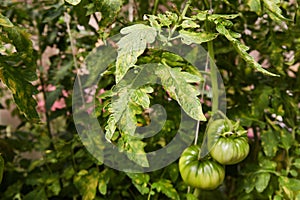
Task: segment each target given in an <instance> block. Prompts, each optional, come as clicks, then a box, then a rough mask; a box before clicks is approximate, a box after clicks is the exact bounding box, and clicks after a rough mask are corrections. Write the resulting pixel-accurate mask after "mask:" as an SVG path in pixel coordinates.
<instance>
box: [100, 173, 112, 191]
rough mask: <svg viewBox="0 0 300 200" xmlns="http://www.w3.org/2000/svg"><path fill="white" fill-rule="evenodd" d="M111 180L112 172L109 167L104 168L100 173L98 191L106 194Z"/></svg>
mask: <svg viewBox="0 0 300 200" xmlns="http://www.w3.org/2000/svg"><path fill="white" fill-rule="evenodd" d="M109 180H110V174H109V170H108V169H104V170H103V171H102V172H101V173H100V174H99V182H98V191H99V192H100V193H101V194H102V195H106V193H107V184H108V182H109Z"/></svg>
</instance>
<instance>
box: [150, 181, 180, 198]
mask: <svg viewBox="0 0 300 200" xmlns="http://www.w3.org/2000/svg"><path fill="white" fill-rule="evenodd" d="M152 188H153V189H156V190H157V192H162V193H163V194H165V195H166V196H167V197H169V198H170V199H176V200H179V199H180V197H179V195H178V193H177V191H176V190H175V188H174V187H173V185H172V183H171V181H170V180H167V179H160V180H159V181H157V182H155V183H153V184H152Z"/></svg>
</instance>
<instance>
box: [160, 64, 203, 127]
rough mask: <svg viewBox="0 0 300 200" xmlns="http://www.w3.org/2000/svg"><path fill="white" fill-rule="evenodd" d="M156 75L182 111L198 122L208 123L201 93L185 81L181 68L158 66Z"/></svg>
mask: <svg viewBox="0 0 300 200" xmlns="http://www.w3.org/2000/svg"><path fill="white" fill-rule="evenodd" d="M155 73H156V75H157V76H158V77H159V78H160V79H161V81H162V85H163V86H164V88H165V89H166V90H167V91H168V92H169V93H170V95H171V97H172V98H173V99H175V100H176V101H177V102H178V103H179V105H180V106H181V107H182V109H183V110H184V111H185V112H186V113H187V114H188V115H189V116H190V117H192V118H194V119H196V120H201V121H206V118H205V116H204V114H203V112H202V107H201V103H200V101H199V99H198V97H197V96H198V95H199V92H198V91H197V90H196V89H195V88H194V87H193V86H192V85H190V84H189V83H187V81H186V80H185V79H184V76H183V75H182V72H181V71H180V69H179V68H170V67H168V66H165V65H158V66H157V70H156V72H155Z"/></svg>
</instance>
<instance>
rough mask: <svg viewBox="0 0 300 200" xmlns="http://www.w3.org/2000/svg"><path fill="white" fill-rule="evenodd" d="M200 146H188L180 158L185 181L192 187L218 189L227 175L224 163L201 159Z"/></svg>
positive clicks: (181, 172) (180, 168) (181, 171)
mask: <svg viewBox="0 0 300 200" xmlns="http://www.w3.org/2000/svg"><path fill="white" fill-rule="evenodd" d="M199 154H200V147H199V146H196V145H194V146H190V147H188V148H186V149H185V150H184V151H183V153H182V155H181V157H180V159H179V171H180V174H181V177H182V179H183V181H184V182H185V183H186V184H187V185H189V186H192V187H195V188H201V189H206V190H213V189H216V188H217V187H218V186H219V185H220V184H222V182H223V181H224V177H225V170H224V167H223V166H222V165H220V164H219V163H217V162H215V161H214V160H211V159H208V158H203V159H199Z"/></svg>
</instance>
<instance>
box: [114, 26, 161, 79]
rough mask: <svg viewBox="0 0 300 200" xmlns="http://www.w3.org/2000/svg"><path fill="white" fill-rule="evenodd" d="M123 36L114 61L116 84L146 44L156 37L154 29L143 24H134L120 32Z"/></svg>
mask: <svg viewBox="0 0 300 200" xmlns="http://www.w3.org/2000/svg"><path fill="white" fill-rule="evenodd" d="M121 33H122V34H124V35H125V36H123V37H122V38H121V39H120V41H119V42H118V43H117V45H118V56H117V61H116V82H117V83H118V82H119V81H120V80H121V79H122V78H123V77H124V75H125V74H126V72H127V71H128V69H129V68H131V67H132V66H133V65H134V64H135V63H136V61H137V58H138V57H139V56H140V55H141V54H142V53H143V52H144V50H145V49H146V45H147V43H152V42H154V40H155V37H156V35H157V33H156V29H155V28H153V27H150V26H146V25H143V24H135V25H132V26H128V27H125V28H123V29H122V30H121Z"/></svg>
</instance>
